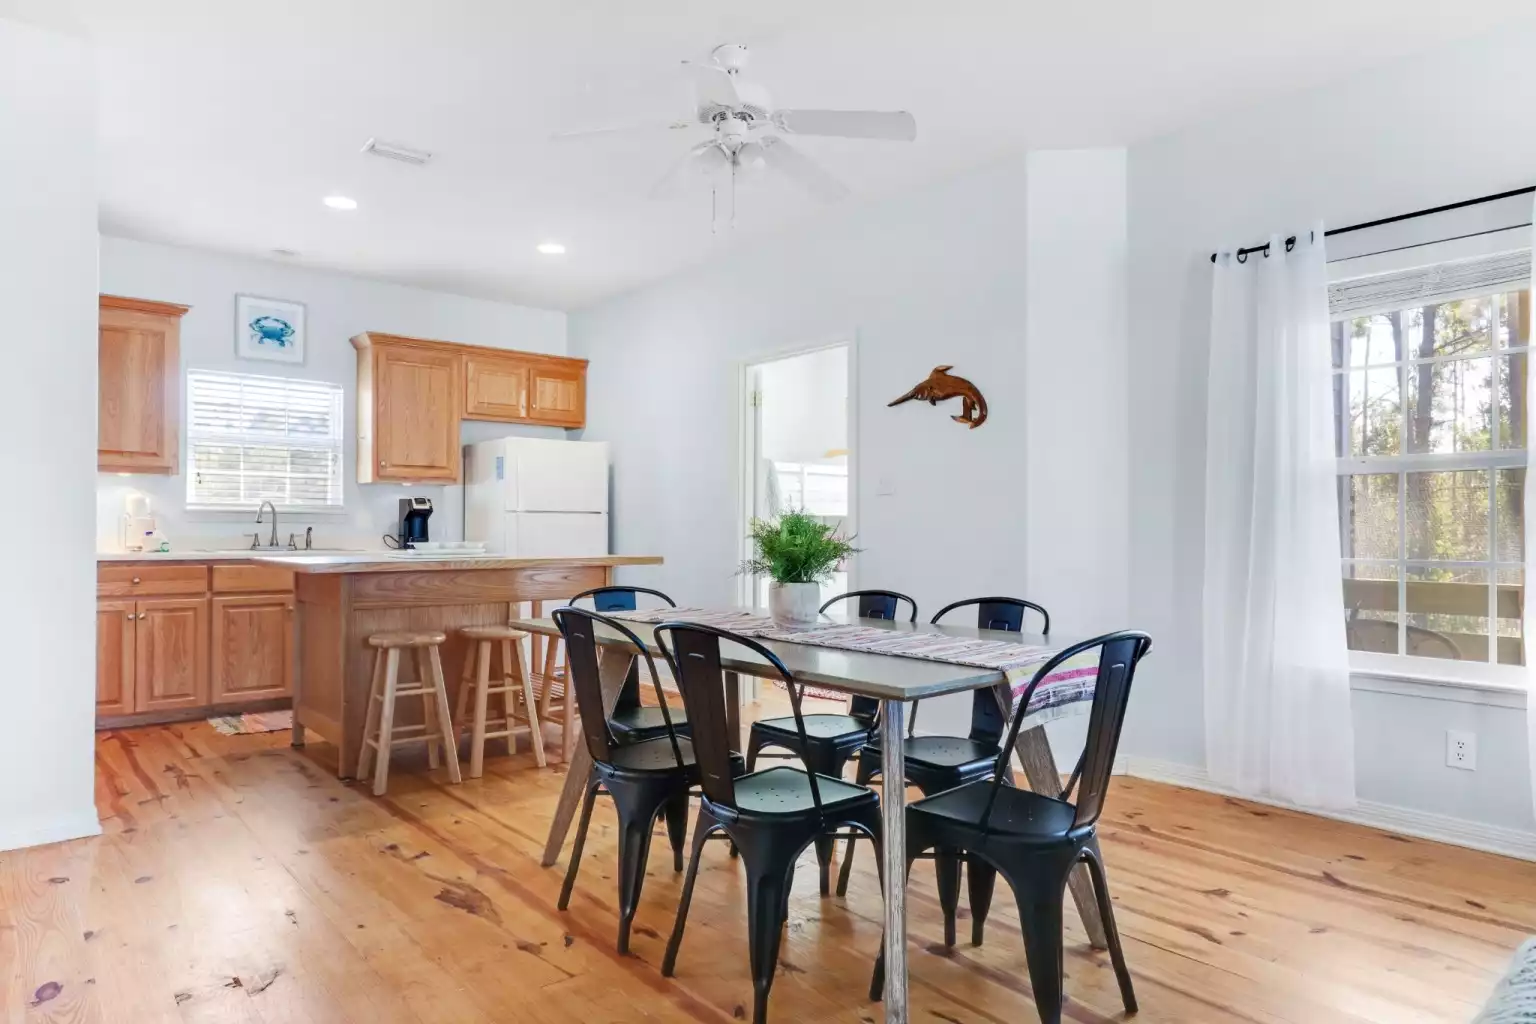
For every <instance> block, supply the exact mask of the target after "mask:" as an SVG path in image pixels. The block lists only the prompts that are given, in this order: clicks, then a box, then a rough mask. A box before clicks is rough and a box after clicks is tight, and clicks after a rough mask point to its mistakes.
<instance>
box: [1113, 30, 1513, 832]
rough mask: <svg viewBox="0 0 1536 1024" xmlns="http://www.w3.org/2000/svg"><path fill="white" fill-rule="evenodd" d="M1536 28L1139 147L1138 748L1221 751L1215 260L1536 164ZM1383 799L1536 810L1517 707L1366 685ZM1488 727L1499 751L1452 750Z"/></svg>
mask: <svg viewBox="0 0 1536 1024" xmlns="http://www.w3.org/2000/svg"><path fill="white" fill-rule="evenodd" d="M1533 51H1536V29H1532V28H1528V27H1527V28H1512V29H1509V30H1506V31H1505V32H1503V33H1501V34H1500V35H1498V36H1497V37H1491V38H1486V39H1482V40H1475V41H1472V42H1468V43H1463V44H1458V45H1455V46H1447V47H1446V48H1444V49H1443V50H1441V51H1439V52H1436V53H1434V54H1431V55H1427V56H1424V57H1419V58H1415V59H1411V60H1403V61H1398V62H1396V63H1393V64H1389V65H1386V66H1383V67H1381V68H1379V69H1376V70H1373V71H1370V72H1367V73H1364V74H1361V75H1359V76H1357V77H1354V78H1351V79H1348V80H1346V81H1343V82H1341V83H1338V84H1336V85H1333V86H1330V87H1327V88H1323V89H1319V90H1315V91H1312V92H1308V93H1305V94H1301V95H1297V96H1292V97H1289V98H1285V99H1282V100H1277V101H1275V102H1271V103H1268V104H1265V105H1263V106H1259V107H1255V108H1251V109H1247V110H1244V111H1242V112H1241V113H1239V114H1234V115H1232V116H1230V117H1227V118H1224V119H1222V120H1218V121H1214V122H1211V123H1207V124H1203V125H1200V126H1198V127H1196V128H1192V129H1190V130H1188V131H1184V132H1181V133H1179V134H1176V135H1172V136H1168V137H1165V138H1161V139H1156V140H1152V141H1149V142H1146V143H1143V144H1141V145H1137V146H1135V147H1133V148H1132V149H1131V152H1130V165H1129V166H1130V186H1129V194H1130V263H1131V272H1130V317H1131V318H1130V332H1131V375H1130V379H1131V380H1132V381H1133V382H1134V385H1135V386H1134V388H1133V389H1132V391H1131V394H1130V428H1131V435H1130V436H1131V480H1132V486H1131V497H1132V502H1133V507H1134V509H1135V512H1134V516H1133V518H1132V522H1131V565H1132V574H1131V584H1132V595H1133V598H1132V605H1131V612H1132V618H1133V620H1134V621H1136V622H1137V623H1138V624H1141V625H1143V626H1145V627H1146V628H1147V629H1149V630H1150V631H1151V632H1152V634H1153V636H1154V637H1155V638H1156V645H1157V646H1156V650H1155V652H1154V654H1153V656H1152V657H1149V658H1148V659H1147V661H1146V662H1145V664H1144V668H1143V675H1142V676H1141V677H1140V678H1139V679H1138V690H1139V697H1140V698H1141V699H1138V700H1135V701H1133V702H1132V709H1131V719H1130V722H1129V724H1128V727H1127V734H1126V737H1125V741H1124V743H1123V745H1122V752H1123V753H1125V754H1128V755H1130V756H1133V757H1144V758H1152V759H1157V760H1161V761H1166V762H1172V763H1176V764H1182V765H1191V766H1197V767H1203V765H1204V763H1205V751H1204V739H1203V725H1202V721H1203V720H1202V680H1201V676H1200V672H1199V666H1200V630H1199V614H1200V580H1201V559H1202V533H1201V531H1202V517H1203V506H1202V498H1201V495H1202V488H1203V480H1204V454H1205V423H1204V417H1205V413H1204V410H1205V384H1204V382H1205V377H1206V355H1207V334H1208V330H1209V309H1208V304H1209V291H1210V263H1209V262H1208V257H1209V254H1210V253H1211V251H1212V250H1213V249H1215V248H1217V247H1218V246H1227V245H1243V244H1254V243H1255V242H1256V241H1258V240H1261V239H1262V238H1264V237H1266V236H1267V235H1268V234H1269V233H1270V232H1272V231H1290V230H1295V229H1297V228H1301V227H1304V226H1305V225H1307V224H1309V223H1310V222H1311V221H1313V220H1314V219H1316V218H1322V219H1323V220H1324V221H1325V222H1326V223H1328V224H1330V225H1336V226H1341V225H1344V224H1352V223H1358V222H1360V221H1365V220H1371V219H1374V218H1377V217H1383V216H1391V215H1393V214H1397V213H1404V212H1407V211H1410V210H1415V209H1420V208H1423V207H1427V206H1435V205H1439V204H1443V203H1447V202H1454V201H1456V200H1460V199H1467V198H1472V197H1475V196H1480V195H1485V194H1489V193H1493V192H1499V191H1503V190H1506V189H1510V188H1517V187H1521V186H1526V185H1531V184H1533V183H1536V132H1533V131H1532V130H1531V124H1530V112H1531V111H1532V110H1533V109H1536V62H1532V60H1531V58H1530V55H1531V53H1532V52H1533ZM1354 710H1355V728H1356V749H1357V757H1358V760H1359V769H1358V771H1359V792H1360V796H1361V797H1362V798H1363V799H1366V800H1372V801H1379V802H1382V803H1388V804H1394V805H1397V806H1402V807H1411V808H1417V809H1420V810H1425V811H1431V812H1436V813H1440V814H1445V815H1451V816H1457V817H1463V818H1470V819H1474V820H1478V821H1482V822H1486V823H1490V824H1495V825H1499V826H1502V827H1507V828H1515V829H1525V830H1530V829H1531V828H1532V827H1533V825H1536V822H1533V819H1532V813H1531V800H1530V788H1529V775H1528V773H1527V772H1526V771H1525V768H1524V765H1525V750H1524V733H1523V722H1522V719H1521V717H1520V716H1521V715H1522V714H1523V712H1521V711H1519V710H1517V709H1510V708H1497V707H1469V706H1467V705H1464V704H1451V703H1447V702H1445V701H1441V700H1424V699H1421V698H1415V697H1401V696H1392V695H1386V694H1380V693H1360V692H1357V693H1356V694H1355V701H1354ZM1469 726H1470V727H1472V728H1475V729H1476V730H1477V731H1478V734H1479V737H1480V740H1481V750H1480V762H1481V764H1480V770H1479V771H1478V772H1476V773H1472V774H1469V773H1466V772H1459V771H1456V770H1454V769H1448V768H1445V767H1444V742H1445V739H1444V730H1445V729H1446V728H1447V727H1456V728H1464V727H1469Z"/></svg>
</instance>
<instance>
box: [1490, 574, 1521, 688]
mask: <svg viewBox="0 0 1536 1024" xmlns="http://www.w3.org/2000/svg"><path fill="white" fill-rule="evenodd" d="M1498 581H1499V606H1498V607H1499V617H1498V620H1497V625H1498V644H1499V652H1498V653H1499V658H1498V660H1499V664H1501V665H1524V664H1525V625H1524V623H1523V622H1521V620H1520V616H1521V614H1522V612H1523V610H1524V608H1525V570H1524V569H1500V570H1499V572H1498Z"/></svg>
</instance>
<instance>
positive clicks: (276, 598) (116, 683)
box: [96, 562, 294, 726]
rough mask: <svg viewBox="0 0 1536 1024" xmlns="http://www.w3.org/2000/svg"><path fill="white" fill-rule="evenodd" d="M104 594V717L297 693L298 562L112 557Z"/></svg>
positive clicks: (186, 713) (99, 659)
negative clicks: (285, 565)
mask: <svg viewBox="0 0 1536 1024" xmlns="http://www.w3.org/2000/svg"><path fill="white" fill-rule="evenodd" d="M96 594H97V601H96V717H97V724H98V726H111V725H114V724H118V720H126V721H131V722H134V723H142V722H149V721H155V720H166V721H169V720H173V719H177V718H188V717H197V716H199V715H206V714H209V713H211V712H213V711H215V710H219V711H232V712H238V711H239V710H241V709H242V707H245V706H255V705H257V704H258V703H260V704H263V705H270V703H271V702H274V701H275V702H281V700H282V699H284V698H287V697H289V696H290V695H291V694H292V692H293V643H294V641H293V608H294V604H293V573H292V572H290V571H287V570H283V569H274V568H271V567H266V566H249V565H215V566H212V568H211V572H210V567H209V566H208V565H206V564H196V563H176V564H169V565H167V564H165V563H160V562H156V563H151V564H145V563H143V562H124V563H103V564H102V565H101V566H100V567H99V568H98V569H97V578H96Z"/></svg>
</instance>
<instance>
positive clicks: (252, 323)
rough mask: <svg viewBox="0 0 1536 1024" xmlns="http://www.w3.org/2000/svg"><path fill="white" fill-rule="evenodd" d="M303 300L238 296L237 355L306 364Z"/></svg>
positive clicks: (236, 306) (269, 360)
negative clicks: (293, 300) (292, 300)
mask: <svg viewBox="0 0 1536 1024" xmlns="http://www.w3.org/2000/svg"><path fill="white" fill-rule="evenodd" d="M304 320H305V308H304V303H302V302H291V301H289V300H287V299H270V298H266V297H264V296H260V295H236V296H235V355H236V356H237V357H239V358H240V359H255V360H263V361H266V362H273V363H289V364H291V365H296V366H302V365H303V363H304V358H305V354H306V349H307V347H308V341H309V339H308V336H307V332H306V330H305V324H304Z"/></svg>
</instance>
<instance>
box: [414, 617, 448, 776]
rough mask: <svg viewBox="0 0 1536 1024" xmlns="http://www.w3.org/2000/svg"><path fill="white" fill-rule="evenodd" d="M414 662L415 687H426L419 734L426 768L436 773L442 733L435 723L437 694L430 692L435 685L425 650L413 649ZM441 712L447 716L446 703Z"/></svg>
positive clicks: (440, 760) (439, 761)
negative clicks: (425, 750) (425, 759)
mask: <svg viewBox="0 0 1536 1024" xmlns="http://www.w3.org/2000/svg"><path fill="white" fill-rule="evenodd" d="M434 649H435V648H434ZM415 661H416V681H417V685H418V686H423V687H426V692H425V693H423V694H422V695H421V726H422V729H421V733H422V735H423V736H425V737H426V738H427V768H428V769H430V770H432V771H436V770H437V767H438V765H440V764H441V763H442V759H441V758H440V756H439V751H438V744H439V741H440V737H441V736H442V734H443V732H442V726H441V725H440V724H439V723H438V721H437V711H438V707H437V694H436V693H434V692H433V691H432V687H433V686H434V685H435V684H434V682H433V679H432V673H431V671H430V670H429V669H428V668H427V655H426V648H423V647H418V648H416V649H415ZM442 711H443V715H444V716H446V715H447V714H448V703H447V702H446V701H444V702H443V708H442Z"/></svg>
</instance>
